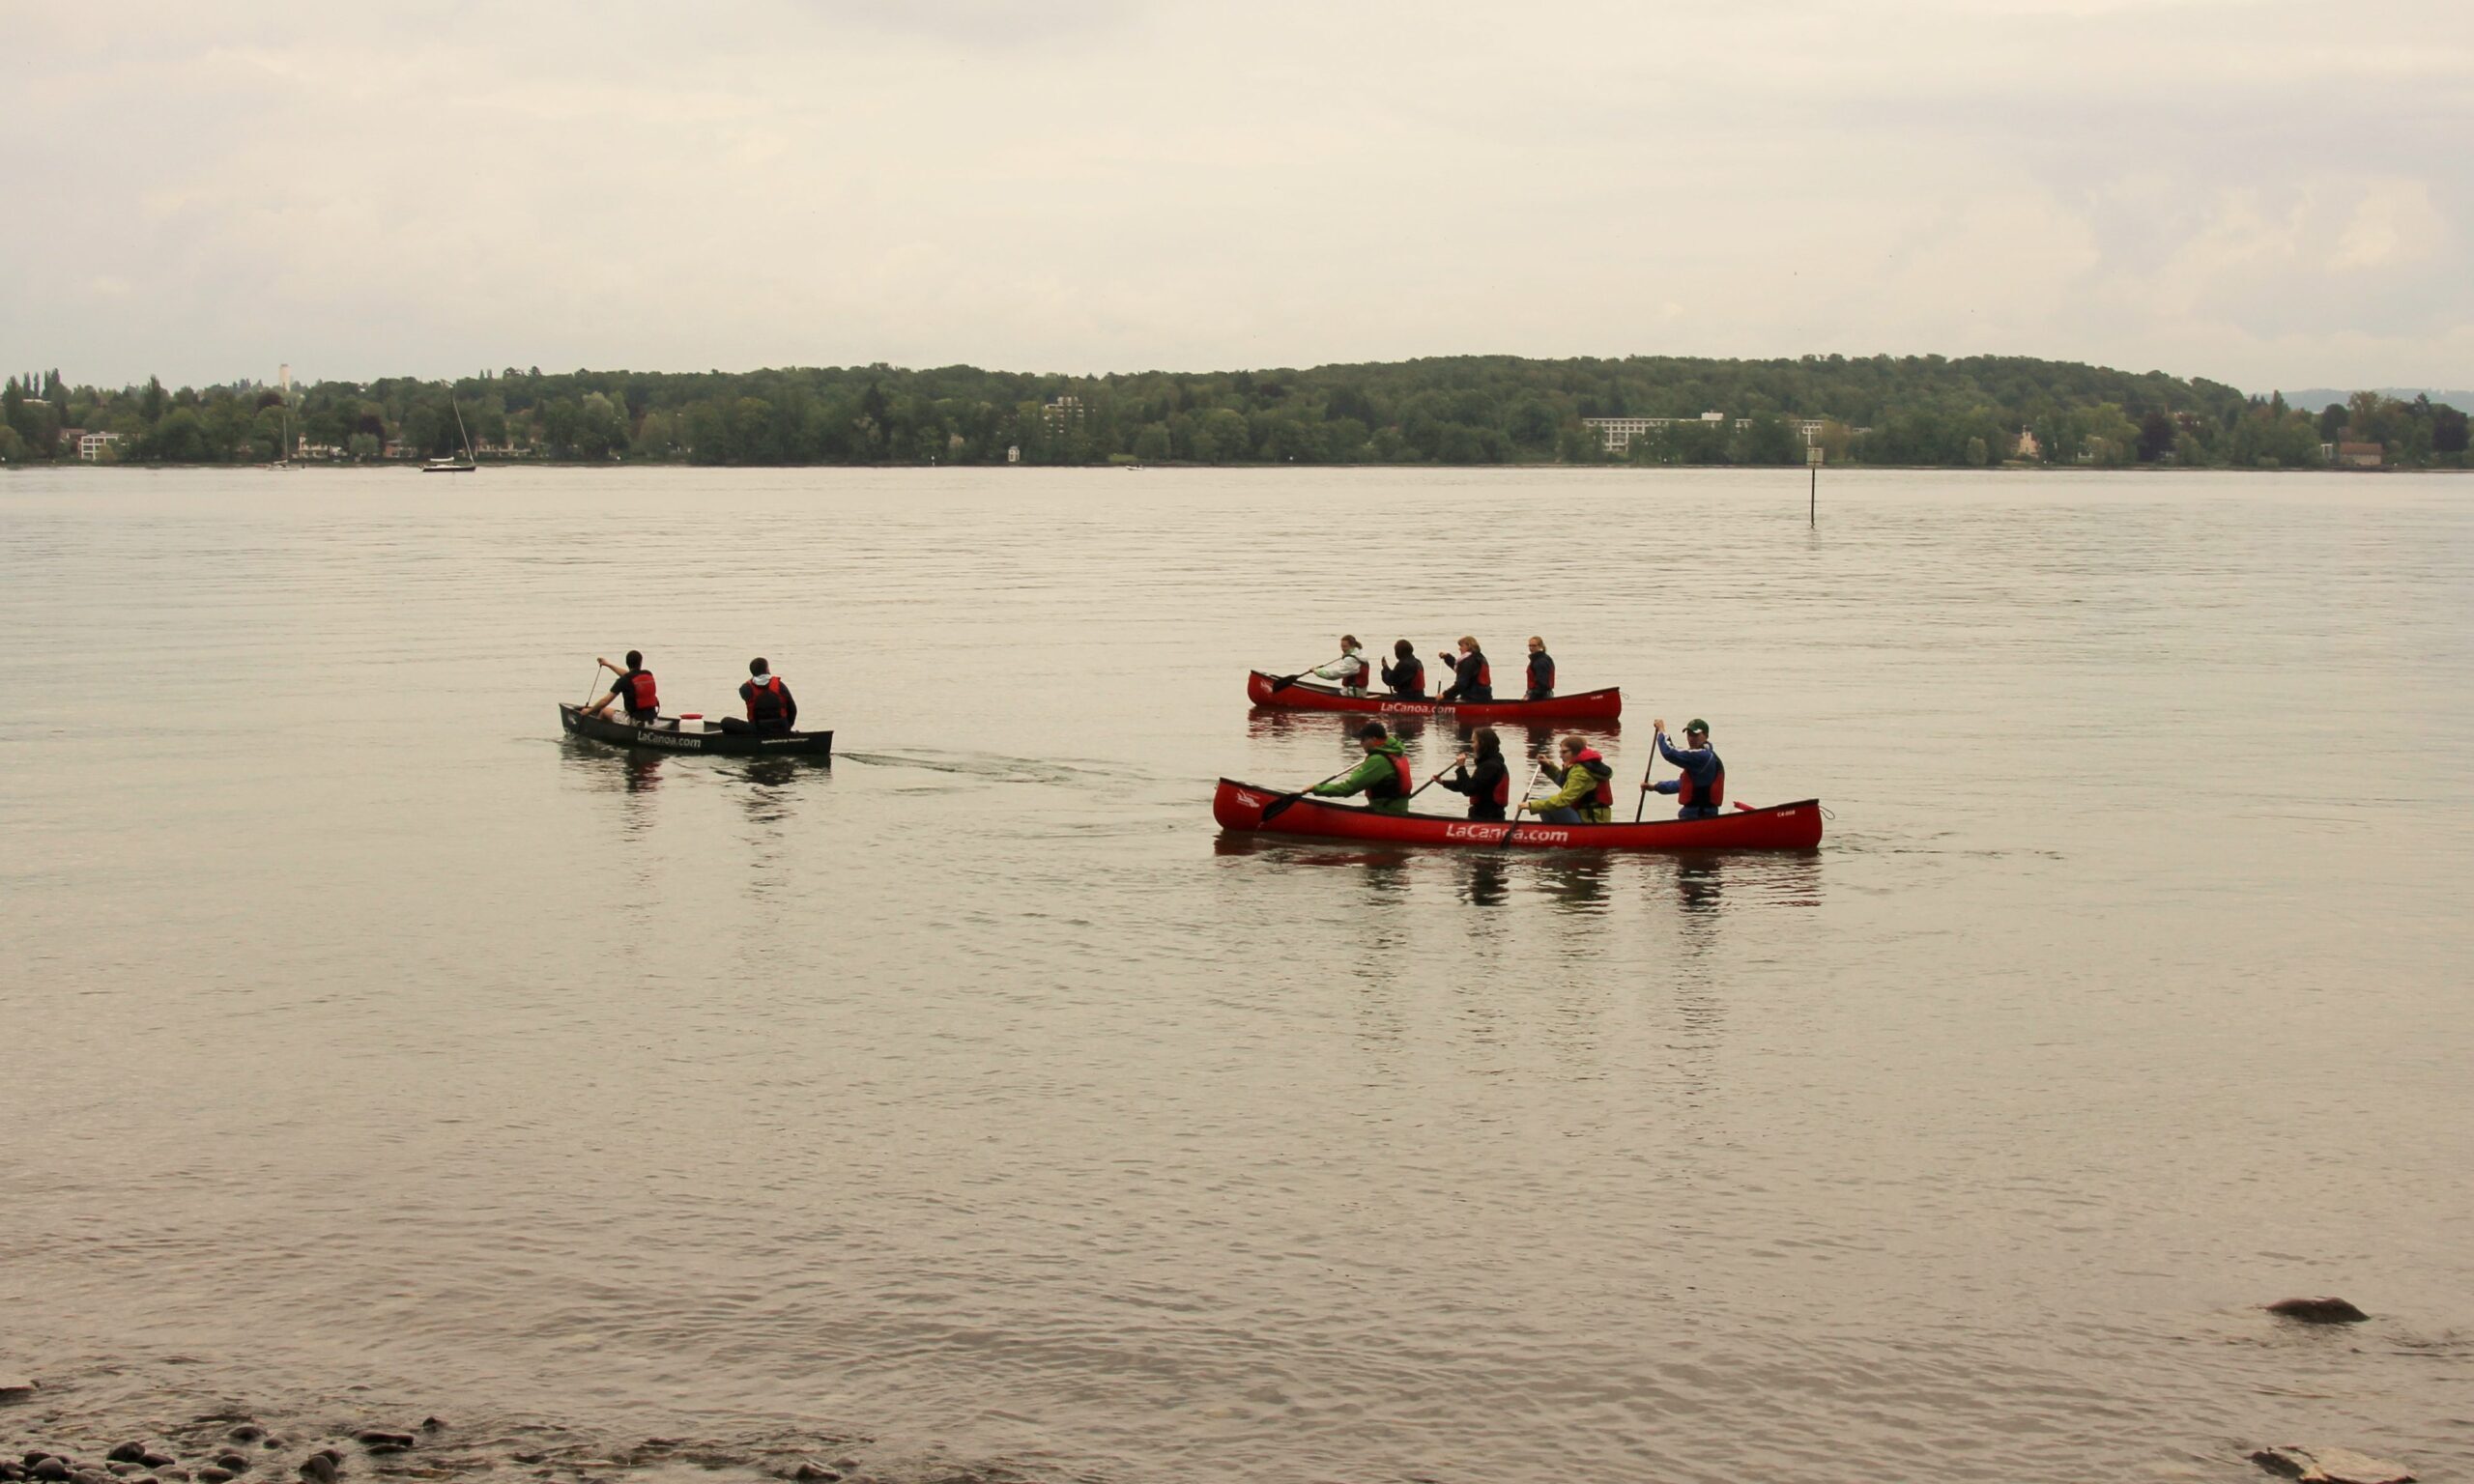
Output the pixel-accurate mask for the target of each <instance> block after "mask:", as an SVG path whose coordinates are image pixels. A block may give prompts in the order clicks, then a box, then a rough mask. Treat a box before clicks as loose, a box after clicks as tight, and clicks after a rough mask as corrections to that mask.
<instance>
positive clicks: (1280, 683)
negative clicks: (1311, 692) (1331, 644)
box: [1272, 654, 1348, 692]
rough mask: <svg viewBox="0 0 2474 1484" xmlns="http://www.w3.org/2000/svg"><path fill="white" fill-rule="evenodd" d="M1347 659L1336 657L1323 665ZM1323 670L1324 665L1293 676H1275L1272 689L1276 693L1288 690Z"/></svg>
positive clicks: (1309, 668)
mask: <svg viewBox="0 0 2474 1484" xmlns="http://www.w3.org/2000/svg"><path fill="white" fill-rule="evenodd" d="M1347 658H1348V656H1347V655H1345V654H1340V655H1335V656H1333V657H1332V658H1331V659H1328V660H1325V661H1324V662H1323V665H1336V664H1338V663H1339V662H1340V661H1341V660H1345V659H1347ZM1322 668H1323V666H1322V665H1313V666H1309V667H1308V668H1307V669H1305V670H1301V671H1298V672H1297V673H1295V674H1293V675H1274V676H1272V689H1273V690H1274V691H1275V692H1278V691H1284V690H1287V689H1288V688H1289V687H1290V686H1292V685H1295V684H1296V683H1297V682H1298V681H1300V680H1303V679H1305V678H1306V677H1307V676H1308V675H1309V674H1312V673H1313V672H1314V671H1317V670H1320V669H1322Z"/></svg>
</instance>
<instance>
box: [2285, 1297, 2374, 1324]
mask: <svg viewBox="0 0 2474 1484" xmlns="http://www.w3.org/2000/svg"><path fill="white" fill-rule="evenodd" d="M2268 1312H2269V1313H2271V1314H2274V1315H2276V1316H2277V1317H2278V1318H2279V1319H2298V1320H2300V1321H2302V1322H2303V1323H2304V1324H2306V1325H2359V1324H2361V1323H2362V1322H2363V1321H2364V1320H2366V1319H2369V1318H2371V1316H2370V1315H2368V1314H2365V1313H2364V1312H2363V1311H2362V1310H2360V1309H2357V1308H2355V1307H2354V1306H2353V1305H2352V1304H2350V1303H2347V1302H2346V1301H2345V1300H2344V1299H2278V1300H2277V1301H2276V1302H2274V1303H2272V1304H2269V1305H2268Z"/></svg>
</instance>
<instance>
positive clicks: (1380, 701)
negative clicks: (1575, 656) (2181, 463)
mask: <svg viewBox="0 0 2474 1484" xmlns="http://www.w3.org/2000/svg"><path fill="white" fill-rule="evenodd" d="M1279 678H1280V677H1279V676H1277V675H1267V674H1264V673H1263V672H1262V671H1259V670H1257V671H1251V672H1250V673H1248V674H1247V676H1246V699H1248V700H1251V701H1252V702H1253V703H1254V704H1256V705H1258V706H1278V707H1280V708H1281V709H1282V710H1287V711H1363V712H1365V713H1366V714H1367V715H1370V716H1445V717H1452V718H1453V719H1455V720H1458V721H1463V722H1611V721H1613V720H1615V718H1617V717H1619V716H1622V715H1623V714H1624V693H1623V692H1622V691H1621V690H1618V689H1617V688H1616V687H1614V686H1611V685H1610V686H1608V687H1607V688H1606V689H1604V690H1602V691H1575V692H1573V693H1572V694H1571V695H1569V696H1549V697H1548V698H1546V699H1544V700H1486V701H1471V702H1469V703H1468V704H1466V705H1464V704H1462V703H1461V702H1459V701H1456V700H1403V699H1401V698H1399V697H1397V696H1393V695H1389V694H1386V693H1383V692H1375V693H1373V694H1370V695H1366V696H1348V695H1343V694H1342V693H1340V692H1339V691H1337V690H1334V689H1333V688H1332V687H1330V686H1328V685H1316V684H1313V683H1312V682H1311V681H1306V680H1300V681H1299V682H1297V683H1296V684H1295V685H1288V686H1282V687H1281V688H1280V689H1279V690H1277V691H1275V690H1273V689H1272V685H1273V683H1274V682H1275V681H1277V680H1278V679H1279Z"/></svg>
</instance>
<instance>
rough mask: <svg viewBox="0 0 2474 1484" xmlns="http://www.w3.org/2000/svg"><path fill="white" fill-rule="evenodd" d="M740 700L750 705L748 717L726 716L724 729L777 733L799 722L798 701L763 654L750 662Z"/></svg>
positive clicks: (739, 689)
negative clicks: (743, 718)
mask: <svg viewBox="0 0 2474 1484" xmlns="http://www.w3.org/2000/svg"><path fill="white" fill-rule="evenodd" d="M738 699H739V700H740V702H741V703H742V704H744V705H745V706H746V707H747V719H746V720H745V721H741V720H740V719H739V718H737V717H735V716H726V717H723V718H722V730H724V731H754V732H769V733H772V734H774V735H777V736H778V735H780V734H781V733H783V732H786V731H789V730H790V729H791V728H793V727H795V726H797V725H798V721H799V703H798V701H797V700H796V699H794V698H792V696H791V688H790V687H789V686H787V685H784V684H783V683H782V677H781V676H780V675H777V674H775V673H773V667H772V665H771V664H769V663H768V662H767V661H766V660H765V659H764V657H763V656H762V655H759V656H757V657H756V658H755V659H752V660H750V661H748V662H747V680H746V683H744V684H742V685H741V686H740V687H739V688H738Z"/></svg>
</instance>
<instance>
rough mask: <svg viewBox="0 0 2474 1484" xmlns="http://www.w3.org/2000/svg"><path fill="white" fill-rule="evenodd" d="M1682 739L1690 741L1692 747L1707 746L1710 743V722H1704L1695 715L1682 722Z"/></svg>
mask: <svg viewBox="0 0 2474 1484" xmlns="http://www.w3.org/2000/svg"><path fill="white" fill-rule="evenodd" d="M1683 740H1684V741H1686V742H1689V743H1691V744H1692V745H1693V746H1694V747H1707V746H1709V744H1710V724H1709V723H1708V722H1705V721H1703V720H1701V718H1699V717H1697V716H1696V717H1694V718H1693V719H1692V720H1690V721H1688V722H1686V723H1684V724H1683Z"/></svg>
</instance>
